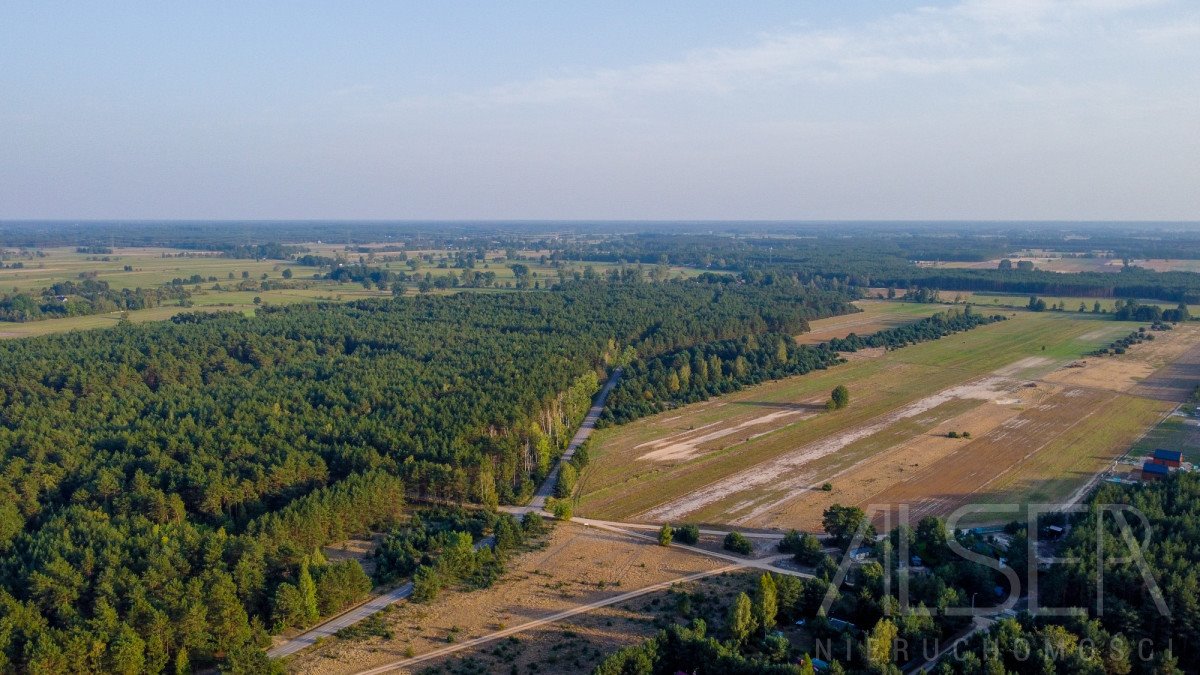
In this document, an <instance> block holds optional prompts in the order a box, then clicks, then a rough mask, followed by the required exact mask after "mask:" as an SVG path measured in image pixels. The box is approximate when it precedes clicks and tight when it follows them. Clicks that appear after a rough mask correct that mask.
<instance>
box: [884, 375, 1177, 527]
mask: <svg viewBox="0 0 1200 675" xmlns="http://www.w3.org/2000/svg"><path fill="white" fill-rule="evenodd" d="M1130 402H1131V399H1130V397H1128V396H1125V395H1121V394H1117V393H1114V392H1109V391H1103V390H1098V389H1086V390H1085V389H1075V388H1063V389H1060V390H1058V391H1056V392H1054V393H1053V394H1052V395H1050V396H1048V397H1046V398H1044V399H1041V400H1040V401H1038V402H1036V404H1034V405H1029V406H1027V407H1025V409H1024V410H1022V411H1021V412H1020V413H1019V414H1018V415H1016V416H1014V417H1011V418H1009V419H1007V420H1005V421H1004V422H1002V423H1001V424H1000V425H998V426H996V427H994V428H993V429H992V430H990V431H989V432H988V433H986V434H983V435H981V437H980V438H977V439H974V440H972V441H971V442H970V443H966V444H963V445H960V446H959V447H958V448H957V449H955V451H954V452H952V453H949V454H947V455H945V456H944V457H942V458H940V459H939V460H937V461H935V462H933V463H930V464H926V465H923V466H922V467H921V468H920V469H919V470H918V471H916V472H914V473H913V474H912V475H911V476H910V477H909V478H908V479H907V480H905V481H903V482H899V483H896V484H895V485H893V486H891V487H890V488H889V489H887V490H885V491H882V492H880V493H878V494H876V495H874V496H873V500H874V502H875V503H879V504H908V505H910V510H909V514H910V519H911V520H912V521H913V522H915V521H916V520H918V519H920V518H922V517H924V516H928V515H946V514H948V513H950V512H952V511H954V510H955V509H957V508H958V507H960V506H962V505H964V504H968V503H972V502H976V501H984V502H991V503H998V502H1002V501H1005V500H1006V499H1007V500H1011V501H1013V502H1019V503H1026V502H1028V501H1036V498H1035V497H1033V496H1031V494H1030V492H1031V490H1034V489H1040V488H1039V485H1042V486H1047V487H1046V488H1045V490H1044V491H1047V492H1049V493H1054V492H1055V489H1054V488H1053V487H1050V486H1051V484H1052V483H1064V484H1065V483H1078V482H1079V480H1080V479H1083V478H1086V477H1088V476H1091V475H1094V474H1095V473H1096V472H1097V471H1099V470H1101V469H1102V468H1103V467H1104V466H1106V465H1107V464H1108V463H1109V462H1111V461H1112V460H1113V459H1114V458H1116V457H1117V456H1118V455H1120V454H1121V453H1122V452H1124V451H1125V450H1126V448H1128V447H1129V444H1130V443H1132V442H1133V441H1134V440H1135V438H1136V436H1137V435H1138V434H1140V433H1141V431H1142V429H1144V428H1145V427H1144V425H1142V426H1140V427H1139V426H1138V425H1136V424H1126V423H1121V424H1110V423H1109V422H1110V421H1111V420H1116V419H1118V418H1120V417H1121V416H1122V415H1124V414H1126V413H1127V412H1128V411H1127V410H1126V408H1129V407H1131V406H1130ZM1153 414H1156V413H1155V412H1153V411H1147V413H1146V416H1147V417H1148V418H1147V419H1145V420H1144V423H1145V424H1149V423H1152V419H1149V417H1150V416H1151V415H1153ZM1059 491H1061V490H1059ZM1016 515H1019V514H1015V515H1014V516H1010V517H1009V518H1007V519H1013V518H1014V517H1016Z"/></svg>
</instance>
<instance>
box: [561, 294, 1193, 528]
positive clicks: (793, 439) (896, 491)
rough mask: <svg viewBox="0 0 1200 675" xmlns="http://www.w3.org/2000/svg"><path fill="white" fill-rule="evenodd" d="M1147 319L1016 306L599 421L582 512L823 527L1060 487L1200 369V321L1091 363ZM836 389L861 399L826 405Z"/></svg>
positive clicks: (1055, 492) (1101, 461) (1118, 444)
mask: <svg viewBox="0 0 1200 675" xmlns="http://www.w3.org/2000/svg"><path fill="white" fill-rule="evenodd" d="M1136 326H1137V324H1135V323H1125V322H1122V323H1117V322H1114V321H1111V320H1105V319H1099V318H1092V317H1088V316H1086V315H1083V316H1081V315H1078V314H1070V313H1038V314H1035V313H1029V312H1017V313H1015V314H1014V315H1013V316H1012V317H1011V318H1010V320H1009V321H1005V322H1002V323H999V324H993V325H990V326H985V327H981V328H978V329H975V330H973V331H969V332H966V333H961V334H957V335H953V336H950V337H947V338H943V339H941V340H937V341H934V342H928V343H922V344H919V345H915V346H910V347H906V348H903V349H900V350H897V351H893V352H887V353H883V352H879V353H877V354H875V355H867V356H865V357H863V358H857V359H852V360H851V361H850V362H849V363H846V364H843V365H840V366H836V367H834V368H831V369H829V370H828V371H824V372H818V373H810V374H809V375H804V376H800V377H796V378H791V379H788V380H783V381H778V382H772V383H768V384H764V385H761V386H759V387H755V388H753V389H750V390H747V391H743V392H739V393H737V394H734V395H731V396H727V397H723V398H721V399H714V400H712V401H708V402H704V403H699V404H695V405H693V406H688V407H686V408H683V409H680V410H675V411H670V412H666V413H662V414H660V415H657V416H655V417H651V418H646V419H643V420H639V421H637V422H634V423H632V424H629V425H626V426H624V427H618V428H610V429H604V430H601V431H599V432H597V434H596V435H595V437H594V439H595V440H594V442H593V443H594V445H593V455H592V456H593V460H592V464H591V465H590V466H589V467H588V469H587V470H586V471H585V472H584V475H583V477H582V478H581V482H580V484H581V488H580V491H581V498H580V506H579V513H581V514H582V515H587V516H592V517H597V518H608V519H613V520H624V519H635V520H642V521H646V522H658V521H671V522H681V521H684V520H687V521H697V522H710V523H733V524H739V525H745V526H756V527H780V528H790V527H805V528H810V529H811V528H813V527H815V526H816V525H818V524H819V521H820V515H821V511H822V510H823V509H824V508H825V507H827V506H828V505H829V504H832V503H834V502H838V503H842V504H859V505H862V506H864V507H865V506H867V505H869V504H871V503H887V502H888V500H890V502H891V503H899V502H901V501H903V502H907V503H910V504H913V505H914V508H919V509H921V510H922V512H923V513H926V512H927V513H938V514H945V513H947V512H949V511H952V510H953V508H954V507H956V506H957V505H958V504H960V503H962V502H963V501H964V500H967V499H969V500H972V501H984V502H1005V501H1028V500H1030V499H1033V500H1040V501H1052V500H1054V499H1062V498H1065V497H1067V496H1068V495H1070V494H1071V493H1073V492H1074V490H1076V489H1077V488H1078V487H1079V486H1080V485H1082V484H1083V483H1085V482H1086V481H1087V480H1089V479H1090V477H1091V476H1092V475H1094V474H1095V473H1096V472H1097V471H1099V470H1101V469H1103V468H1104V467H1105V466H1106V465H1107V464H1108V463H1110V462H1111V461H1112V459H1113V458H1114V457H1116V456H1117V455H1119V454H1121V453H1123V452H1124V451H1125V450H1126V449H1127V448H1128V447H1129V444H1131V443H1132V442H1133V441H1135V440H1136V439H1137V438H1138V437H1139V436H1140V435H1141V434H1142V432H1143V431H1144V430H1146V429H1147V428H1149V427H1150V426H1152V425H1154V424H1155V423H1156V422H1157V421H1158V420H1159V419H1160V418H1161V417H1162V416H1163V415H1165V414H1166V413H1167V412H1168V411H1169V410H1170V409H1171V408H1173V407H1174V405H1175V403H1176V402H1177V401H1179V400H1182V396H1184V395H1186V394H1181V392H1182V389H1181V388H1179V386H1178V383H1179V382H1182V381H1183V378H1184V377H1185V374H1183V373H1181V372H1177V371H1178V369H1179V368H1183V369H1184V370H1188V371H1189V372H1191V371H1196V372H1194V373H1193V377H1194V376H1195V375H1200V364H1195V365H1194V366H1186V364H1187V363H1188V362H1189V360H1188V359H1187V358H1183V357H1184V355H1185V354H1191V353H1192V352H1191V349H1192V348H1193V347H1195V346H1196V345H1197V343H1198V342H1200V326H1196V325H1194V324H1185V325H1183V326H1181V327H1180V328H1178V329H1177V330H1175V331H1169V332H1162V333H1155V336H1156V340H1154V341H1153V342H1149V343H1143V344H1139V345H1135V346H1134V347H1132V348H1131V349H1130V350H1129V352H1128V353H1127V354H1124V355H1122V356H1111V357H1105V358H1086V359H1081V357H1082V356H1083V355H1084V354H1086V353H1087V352H1090V351H1092V350H1093V349H1095V348H1097V347H1099V346H1103V345H1106V344H1108V343H1109V342H1111V341H1112V340H1113V339H1114V338H1116V337H1120V336H1123V335H1125V334H1128V333H1129V332H1130V331H1131V330H1133V329H1135V328H1136ZM1197 360H1200V357H1197ZM1080 361H1082V363H1080ZM1176 362H1178V363H1180V364H1184V365H1180V366H1177V367H1175V368H1174V369H1173V368H1172V365H1171V364H1173V363H1176ZM1072 364H1074V367H1067V366H1070V365H1072ZM1167 382H1172V383H1176V384H1174V385H1167V384H1166V383H1167ZM837 384H846V385H847V386H848V387H849V389H850V392H851V404H850V407H849V408H847V409H845V410H841V411H836V412H826V411H824V409H823V407H822V403H823V402H824V400H825V398H826V397H827V396H828V392H829V391H830V390H831V389H832V388H833V387H834V386H836V385H837ZM1150 392H1156V393H1155V394H1154V395H1149V393H1150ZM1187 393H1190V389H1189V390H1188V392H1187ZM951 431H954V432H957V433H961V432H964V431H965V432H969V433H970V434H971V437H970V438H969V439H963V438H958V439H952V438H948V437H947V435H948V434H949V432H951ZM827 482H828V483H830V484H831V486H832V488H831V490H829V491H824V490H822V486H823V484H825V483H827ZM933 500H937V501H933Z"/></svg>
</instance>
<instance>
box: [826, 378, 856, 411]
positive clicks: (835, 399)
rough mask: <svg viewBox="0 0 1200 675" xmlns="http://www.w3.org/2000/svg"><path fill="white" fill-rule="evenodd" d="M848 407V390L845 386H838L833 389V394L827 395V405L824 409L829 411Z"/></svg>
mask: <svg viewBox="0 0 1200 675" xmlns="http://www.w3.org/2000/svg"><path fill="white" fill-rule="evenodd" d="M848 405H850V390H849V389H847V388H846V385H844V384H839V385H838V386H836V387H834V388H833V392H832V393H831V394H830V395H829V404H828V405H826V406H825V407H826V408H829V409H830V410H841V409H842V408H845V407H846V406H848Z"/></svg>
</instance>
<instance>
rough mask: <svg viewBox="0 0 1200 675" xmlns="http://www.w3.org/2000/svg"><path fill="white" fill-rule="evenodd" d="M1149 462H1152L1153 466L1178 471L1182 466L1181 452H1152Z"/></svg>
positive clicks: (1159, 450)
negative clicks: (1160, 465)
mask: <svg viewBox="0 0 1200 675" xmlns="http://www.w3.org/2000/svg"><path fill="white" fill-rule="evenodd" d="M1150 461H1152V462H1154V463H1155V464H1162V465H1163V466H1167V467H1170V468H1172V469H1178V468H1179V465H1180V464H1183V452H1181V451H1179V450H1163V449H1162V448H1159V449H1157V450H1155V451H1154V455H1153V456H1152V457H1151V459H1150Z"/></svg>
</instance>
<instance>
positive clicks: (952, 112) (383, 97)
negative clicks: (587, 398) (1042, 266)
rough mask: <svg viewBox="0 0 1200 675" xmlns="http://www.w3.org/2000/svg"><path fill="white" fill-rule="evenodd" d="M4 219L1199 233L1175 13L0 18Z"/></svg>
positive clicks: (1198, 111)
mask: <svg viewBox="0 0 1200 675" xmlns="http://www.w3.org/2000/svg"><path fill="white" fill-rule="evenodd" d="M28 218H32V219H107V218H120V219H182V218H193V219H318V220H319V219H449V220H458V219H549V220H557V219H702V220H737V219H755V220H807V219H886V220H924V219H931V220H944V219H951V220H954V219H979V220H1004V219H1050V220H1143V219H1144V220H1200V3H1197V2H1195V1H1194V0H1060V1H1051V0H960V1H958V2H946V3H927V2H926V3H905V2H863V1H861V0H841V1H839V2H826V1H824V0H790V1H784V0H756V1H755V2H749V3H732V2H725V1H709V0H679V1H676V0H663V1H652V2H647V1H645V0H641V1H638V0H631V1H624V0H604V1H591V0H577V1H572V2H561V1H558V0H541V1H525V0H506V1H505V2H467V1H461V2H400V1H396V2H370V1H365V0H363V1H347V2H305V1H303V0H294V1H288V2H282V1H281V2H269V1H266V0H262V1H239V2H234V1H229V2H225V1H221V0H205V1H204V2H122V1H120V0H110V1H107V2H94V3H93V2H87V1H76V2H57V1H55V0H34V1H28V2H27V1H25V0H5V2H3V3H0V219H28Z"/></svg>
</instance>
